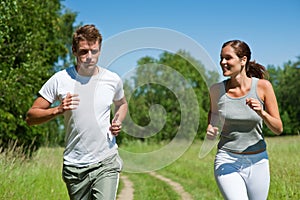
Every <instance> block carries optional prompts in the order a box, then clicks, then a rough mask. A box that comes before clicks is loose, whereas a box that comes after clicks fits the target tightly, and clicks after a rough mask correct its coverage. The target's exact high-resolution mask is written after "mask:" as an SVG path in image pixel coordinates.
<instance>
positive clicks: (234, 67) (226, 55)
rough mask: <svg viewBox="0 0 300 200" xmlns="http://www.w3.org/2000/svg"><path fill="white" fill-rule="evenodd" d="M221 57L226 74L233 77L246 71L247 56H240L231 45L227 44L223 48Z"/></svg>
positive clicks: (224, 73) (221, 63)
mask: <svg viewBox="0 0 300 200" xmlns="http://www.w3.org/2000/svg"><path fill="white" fill-rule="evenodd" d="M220 59H221V60H220V65H221V68H222V71H223V75H224V76H231V77H232V76H235V75H237V74H239V73H241V72H243V71H245V64H246V60H247V58H246V57H245V56H244V57H243V58H242V59H241V58H239V57H238V56H237V55H236V53H235V52H234V49H233V48H232V47H231V46H230V45H227V46H225V47H224V48H223V49H222V50H221V55H220ZM245 72H246V71H245Z"/></svg>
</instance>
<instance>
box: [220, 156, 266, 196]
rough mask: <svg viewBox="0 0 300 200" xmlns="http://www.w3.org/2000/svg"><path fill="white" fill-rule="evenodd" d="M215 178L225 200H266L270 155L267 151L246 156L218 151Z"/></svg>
mask: <svg viewBox="0 0 300 200" xmlns="http://www.w3.org/2000/svg"><path fill="white" fill-rule="evenodd" d="M215 178H216V181H217V184H218V186H219V189H220V191H221V193H222V195H223V197H224V199H228V200H266V199H267V197H268V192H269V185H270V170H269V160H268V154H267V152H266V151H264V152H261V153H258V154H250V155H249V154H248V155H245V154H234V153H230V152H227V151H224V150H218V152H217V155H216V158H215Z"/></svg>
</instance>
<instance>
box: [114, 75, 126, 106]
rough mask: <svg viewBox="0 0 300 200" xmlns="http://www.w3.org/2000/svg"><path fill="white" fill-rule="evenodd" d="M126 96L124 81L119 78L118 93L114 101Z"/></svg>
mask: <svg viewBox="0 0 300 200" xmlns="http://www.w3.org/2000/svg"><path fill="white" fill-rule="evenodd" d="M123 97H124V89H123V82H122V79H121V78H119V81H118V84H117V87H116V93H115V96H114V101H119V100H121V99H122V98H123Z"/></svg>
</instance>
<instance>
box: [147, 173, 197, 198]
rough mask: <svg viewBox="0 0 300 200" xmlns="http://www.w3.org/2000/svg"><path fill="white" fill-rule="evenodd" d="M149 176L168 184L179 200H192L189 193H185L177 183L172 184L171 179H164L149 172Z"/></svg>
mask: <svg viewBox="0 0 300 200" xmlns="http://www.w3.org/2000/svg"><path fill="white" fill-rule="evenodd" d="M149 174H150V175H152V176H154V177H156V178H158V179H159V180H162V181H164V182H166V183H167V184H169V185H170V186H171V187H172V188H173V190H174V191H175V192H177V194H179V195H180V196H181V199H183V200H192V199H193V198H192V196H191V195H190V194H189V193H187V192H186V191H185V190H184V189H183V187H182V186H181V185H180V184H179V183H177V182H174V181H172V180H171V179H169V178H166V177H164V176H162V175H159V174H157V173H155V172H149Z"/></svg>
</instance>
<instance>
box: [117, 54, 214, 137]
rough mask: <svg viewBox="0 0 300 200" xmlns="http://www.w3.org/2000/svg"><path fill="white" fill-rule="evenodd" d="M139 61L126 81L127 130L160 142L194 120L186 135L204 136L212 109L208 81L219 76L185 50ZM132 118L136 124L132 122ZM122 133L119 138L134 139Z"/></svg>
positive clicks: (125, 122)
mask: <svg viewBox="0 0 300 200" xmlns="http://www.w3.org/2000/svg"><path fill="white" fill-rule="evenodd" d="M137 64H138V67H137V68H136V71H135V74H134V75H133V76H131V80H126V81H125V82H124V86H125V93H126V96H127V97H129V98H128V103H129V116H127V118H126V120H125V121H124V128H125V132H127V133H129V134H130V135H133V136H135V137H142V140H146V141H155V142H159V141H162V140H171V139H172V138H173V137H175V135H176V134H177V133H178V130H180V128H182V126H184V125H185V124H183V123H192V124H190V125H191V127H190V128H187V129H186V130H187V131H186V133H184V135H183V136H182V137H184V138H186V137H193V136H195V134H197V133H198V134H197V136H198V137H202V138H203V137H204V132H205V131H203V130H205V129H206V126H207V112H208V109H209V95H208V87H209V86H208V84H209V83H206V82H207V81H213V80H214V79H218V76H217V75H216V74H214V73H210V74H209V73H207V72H206V70H205V68H204V66H203V65H202V63H201V62H200V61H198V60H196V59H195V58H193V57H192V56H190V54H189V53H188V52H185V51H179V52H177V53H176V54H172V53H168V52H163V53H162V54H161V55H160V57H159V59H154V58H152V57H148V56H147V57H143V58H141V59H140V60H139V61H138V63H137ZM210 75H211V76H210ZM186 113H188V114H186ZM129 117H130V120H132V121H131V122H133V123H134V124H133V123H131V122H130V123H129V122H128V118H129ZM194 117H199V118H197V119H195V118H194ZM193 122H195V123H194V124H193ZM198 123H199V124H198ZM197 124H198V125H197ZM196 125H197V126H196ZM137 126H139V127H137ZM141 127H146V129H143V128H141ZM154 133H156V134H155V135H151V134H154ZM120 136H121V137H120V138H119V141H120V140H122V141H123V140H124V139H126V140H130V139H132V138H131V137H130V136H128V135H124V134H121V135H120Z"/></svg>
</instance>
